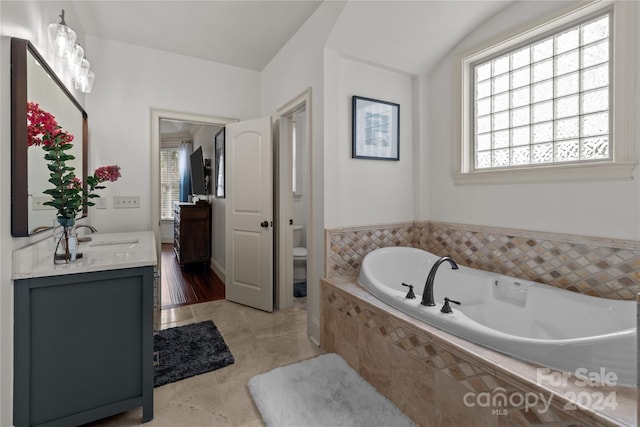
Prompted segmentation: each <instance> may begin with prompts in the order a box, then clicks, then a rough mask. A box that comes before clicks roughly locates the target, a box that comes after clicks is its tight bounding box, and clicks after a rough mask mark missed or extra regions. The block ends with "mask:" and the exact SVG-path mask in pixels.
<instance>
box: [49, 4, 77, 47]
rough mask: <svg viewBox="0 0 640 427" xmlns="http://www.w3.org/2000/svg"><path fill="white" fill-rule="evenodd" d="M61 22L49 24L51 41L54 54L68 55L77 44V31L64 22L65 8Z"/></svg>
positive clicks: (61, 15)
mask: <svg viewBox="0 0 640 427" xmlns="http://www.w3.org/2000/svg"><path fill="white" fill-rule="evenodd" d="M59 16H60V23H59V24H49V43H50V46H51V50H52V52H53V54H54V55H56V56H58V57H61V58H62V57H66V56H69V55H70V54H71V51H72V50H73V48H74V46H75V45H76V32H75V31H73V30H72V29H71V28H70V27H69V26H67V23H66V22H64V9H62V14H60V15H59Z"/></svg>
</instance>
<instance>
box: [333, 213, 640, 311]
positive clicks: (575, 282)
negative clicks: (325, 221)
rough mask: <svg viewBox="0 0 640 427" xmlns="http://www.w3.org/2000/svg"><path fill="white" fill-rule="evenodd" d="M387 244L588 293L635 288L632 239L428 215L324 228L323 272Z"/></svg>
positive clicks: (350, 266)
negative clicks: (424, 218)
mask: <svg viewBox="0 0 640 427" xmlns="http://www.w3.org/2000/svg"><path fill="white" fill-rule="evenodd" d="M387 246H411V247H416V248H420V249H424V250H427V251H429V252H432V253H434V254H436V255H439V256H444V255H449V256H451V257H453V259H455V260H456V262H457V263H458V264H461V265H465V266H467V267H472V268H477V269H480V270H485V271H492V272H496V273H501V274H505V275H508V276H513V277H516V278H521V279H526V280H532V281H535V282H540V283H544V284H547V285H551V286H555V287H558V288H562V289H567V290H570V291H573V292H580V293H584V294H587V295H592V296H598V297H603V298H611V299H623V300H632V299H634V298H635V295H636V294H637V293H638V292H640V241H637V240H618V239H604V238H596V237H585V236H574V235H566V234H557V233H543V232H535V231H526V230H516V229H508V228H496V227H482V226H472V225H462V224H451V223H444V222H435V221H427V222H414V223H401V224H388V225H373V226H361V227H349V228H335V229H329V230H326V231H325V251H326V254H325V256H326V263H325V265H326V267H325V268H326V270H325V277H328V278H330V277H335V276H339V275H342V274H353V273H357V272H358V271H359V270H360V265H361V263H362V259H363V258H364V257H365V256H366V254H368V253H369V252H371V251H372V250H374V249H378V248H382V247H387Z"/></svg>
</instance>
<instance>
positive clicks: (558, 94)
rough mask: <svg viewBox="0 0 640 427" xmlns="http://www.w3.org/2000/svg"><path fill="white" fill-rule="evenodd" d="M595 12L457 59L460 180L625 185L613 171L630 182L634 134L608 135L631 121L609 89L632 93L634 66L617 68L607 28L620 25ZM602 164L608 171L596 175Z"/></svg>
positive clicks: (609, 12) (610, 14)
mask: <svg viewBox="0 0 640 427" xmlns="http://www.w3.org/2000/svg"><path fill="white" fill-rule="evenodd" d="M622 3H624V2H622ZM599 7H600V10H594V6H593V5H590V6H588V7H584V8H582V9H580V10H578V11H576V12H573V13H571V14H569V15H565V16H562V17H560V18H558V19H555V20H553V21H551V22H549V23H547V24H544V25H542V26H538V27H536V28H534V29H532V30H529V31H527V32H524V33H522V34H521V35H519V36H516V37H512V38H509V39H508V41H505V42H503V43H499V44H497V45H494V46H490V47H488V48H485V49H482V50H481V51H480V53H476V54H473V55H470V56H468V57H467V58H464V59H463V60H462V64H461V65H462V67H461V68H462V70H461V71H462V73H463V76H462V77H463V78H462V79H461V82H462V85H463V86H462V91H463V105H461V109H462V111H461V117H460V119H461V122H463V123H462V129H461V135H460V141H461V147H460V149H459V150H458V151H457V156H458V158H457V162H459V163H458V164H459V168H460V169H459V171H458V173H457V174H456V181H457V182H462V183H465V182H473V181H478V182H480V181H485V182H491V181H495V182H505V181H519V180H538V179H562V178H563V177H565V176H566V177H569V178H571V179H575V178H579V177H580V176H579V175H582V176H583V177H588V175H589V174H591V176H590V177H622V176H621V175H620V171H617V173H615V172H614V173H612V171H613V169H612V168H611V166H621V165H622V166H626V169H625V171H624V172H622V174H626V175H628V176H626V177H627V178H629V177H630V176H631V170H632V169H633V167H632V166H630V164H632V163H633V162H632V160H633V146H634V145H635V144H636V142H635V139H634V138H633V136H634V135H633V132H631V131H629V132H627V133H625V132H615V131H614V130H615V129H616V123H615V122H614V117H615V116H616V115H617V116H618V117H619V118H622V117H623V116H624V115H625V114H626V115H628V112H627V111H625V108H624V107H626V105H625V104H624V103H622V102H617V101H616V103H615V104H618V105H622V106H624V107H622V108H620V109H616V105H615V104H614V99H615V97H614V90H616V88H614V82H615V83H616V85H618V84H620V85H621V87H620V88H617V89H618V92H615V93H616V94H621V93H624V91H625V90H626V91H627V92H629V91H630V90H629V87H632V80H633V79H632V78H631V75H632V74H631V75H629V76H628V78H627V80H626V81H625V80H624V79H622V78H621V76H624V70H625V69H626V68H627V67H629V66H630V65H631V66H632V64H633V58H632V59H631V60H626V62H624V63H619V60H620V59H621V58H620V55H614V52H615V46H614V40H617V38H616V37H615V36H614V34H613V33H614V31H613V30H614V28H616V27H618V28H620V27H622V26H623V25H617V26H616V25H614V22H615V21H614V16H615V14H616V13H618V11H617V9H616V10H615V11H614V9H613V8H611V7H608V8H605V9H603V8H602V5H599ZM617 7H618V6H617V4H616V8H617ZM631 15H635V13H631ZM619 19H620V20H621V21H622V20H623V18H619ZM632 26H633V24H628V26H627V27H626V28H627V31H628V29H629V28H630V27H632ZM617 31H620V30H617ZM632 34H633V33H632ZM621 38H622V37H621ZM631 38H632V37H626V39H631ZM626 43H628V44H632V43H629V41H628V40H627V41H626ZM627 50H631V49H630V48H629V46H627ZM632 56H633V55H632ZM614 57H615V58H616V63H615V64H614V62H613V58H614ZM623 61H625V60H623ZM618 67H619V68H620V70H619V71H617V70H616V68H618ZM626 85H628V86H627V87H626V88H625V86H626ZM619 123H622V122H619ZM626 126H627V127H628V128H629V125H626ZM613 135H615V136H616V139H614V137H613ZM600 166H604V169H605V170H604V172H602V171H601V172H595V173H594V170H595V169H596V168H597V167H600ZM571 168H573V170H574V172H570V173H567V171H568V170H571ZM587 168H588V171H587ZM607 168H608V169H607ZM550 170H554V173H549V171H550ZM558 171H560V172H558ZM575 171H582V172H579V173H576V172H575ZM541 172H542V173H544V176H543V175H542V174H541ZM585 172H586V173H585ZM465 175H466V176H465ZM612 175H615V176H612Z"/></svg>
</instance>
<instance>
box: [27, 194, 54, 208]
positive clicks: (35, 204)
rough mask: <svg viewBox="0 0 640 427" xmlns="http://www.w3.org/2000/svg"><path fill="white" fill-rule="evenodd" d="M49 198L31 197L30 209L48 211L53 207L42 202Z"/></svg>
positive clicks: (49, 198)
mask: <svg viewBox="0 0 640 427" xmlns="http://www.w3.org/2000/svg"><path fill="white" fill-rule="evenodd" d="M49 200H51V197H46V196H45V197H42V196H38V197H33V201H32V206H31V209H33V210H34V211H48V210H52V209H55V208H54V207H53V206H48V205H45V204H44V202H46V201H49Z"/></svg>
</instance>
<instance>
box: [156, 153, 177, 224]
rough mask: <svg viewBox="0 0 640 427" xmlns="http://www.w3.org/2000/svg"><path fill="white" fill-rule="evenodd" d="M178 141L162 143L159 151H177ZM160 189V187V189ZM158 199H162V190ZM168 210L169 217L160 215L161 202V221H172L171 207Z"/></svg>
mask: <svg viewBox="0 0 640 427" xmlns="http://www.w3.org/2000/svg"><path fill="white" fill-rule="evenodd" d="M179 145H180V144H179V143H166V144H163V145H162V146H161V147H160V152H162V151H175V152H178V147H179ZM160 174H161V175H160V183H161V185H162V169H160ZM161 190H162V189H161ZM160 200H161V201H162V191H161V192H160ZM179 200H180V197H179V195H178V201H179ZM169 212H170V213H171V216H170V217H163V216H162V204H161V205H160V220H161V221H173V209H171V208H170V209H169Z"/></svg>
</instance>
